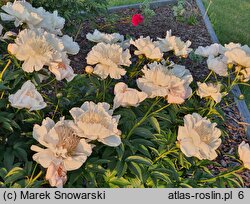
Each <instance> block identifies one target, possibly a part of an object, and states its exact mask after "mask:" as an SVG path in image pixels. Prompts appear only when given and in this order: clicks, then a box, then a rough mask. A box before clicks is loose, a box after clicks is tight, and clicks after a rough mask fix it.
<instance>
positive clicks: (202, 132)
mask: <svg viewBox="0 0 250 204" xmlns="http://www.w3.org/2000/svg"><path fill="white" fill-rule="evenodd" d="M216 125H217V124H216V123H211V122H210V120H208V119H206V118H202V117H201V116H200V115H199V114H198V113H193V114H192V115H190V114H188V115H186V116H185V117H184V126H180V127H179V131H178V137H177V140H178V142H179V144H180V148H181V151H182V152H183V153H184V154H185V155H186V156H187V157H197V158H198V159H200V160H203V159H208V160H214V159H215V158H216V157H217V153H216V151H215V150H216V149H217V148H218V147H219V146H220V144H221V139H220V136H221V131H220V130H219V129H218V128H216Z"/></svg>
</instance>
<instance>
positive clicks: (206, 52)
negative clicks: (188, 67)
mask: <svg viewBox="0 0 250 204" xmlns="http://www.w3.org/2000/svg"><path fill="white" fill-rule="evenodd" d="M224 49H225V48H224V47H223V46H222V45H220V44H218V43H214V44H212V45H210V46H206V47H202V46H199V47H198V48H197V49H196V50H195V52H194V53H195V54H196V55H200V56H202V57H209V56H210V55H211V56H214V57H216V56H218V55H219V54H223V53H224V51H225V50H224Z"/></svg>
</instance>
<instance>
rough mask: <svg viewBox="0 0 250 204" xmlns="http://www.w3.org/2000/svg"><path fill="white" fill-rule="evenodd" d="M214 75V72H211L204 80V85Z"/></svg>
mask: <svg viewBox="0 0 250 204" xmlns="http://www.w3.org/2000/svg"><path fill="white" fill-rule="evenodd" d="M212 74H213V71H210V73H209V74H208V75H207V78H206V79H205V80H204V82H203V83H205V82H206V81H207V80H208V79H209V77H210V76H211V75H212Z"/></svg>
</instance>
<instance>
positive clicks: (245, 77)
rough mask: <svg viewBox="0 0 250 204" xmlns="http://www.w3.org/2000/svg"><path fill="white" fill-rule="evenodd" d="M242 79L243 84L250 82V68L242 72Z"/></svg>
mask: <svg viewBox="0 0 250 204" xmlns="http://www.w3.org/2000/svg"><path fill="white" fill-rule="evenodd" d="M240 74H241V75H240V79H241V81H243V82H248V81H249V80H250V67H249V68H244V69H241V70H240Z"/></svg>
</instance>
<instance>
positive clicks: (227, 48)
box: [224, 42, 241, 50]
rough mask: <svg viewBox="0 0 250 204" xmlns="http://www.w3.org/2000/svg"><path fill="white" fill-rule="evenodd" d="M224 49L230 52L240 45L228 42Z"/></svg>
mask: <svg viewBox="0 0 250 204" xmlns="http://www.w3.org/2000/svg"><path fill="white" fill-rule="evenodd" d="M224 47H225V48H226V50H232V49H234V48H240V47H241V44H240V43H233V42H230V43H229V44H225V45H224Z"/></svg>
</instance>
